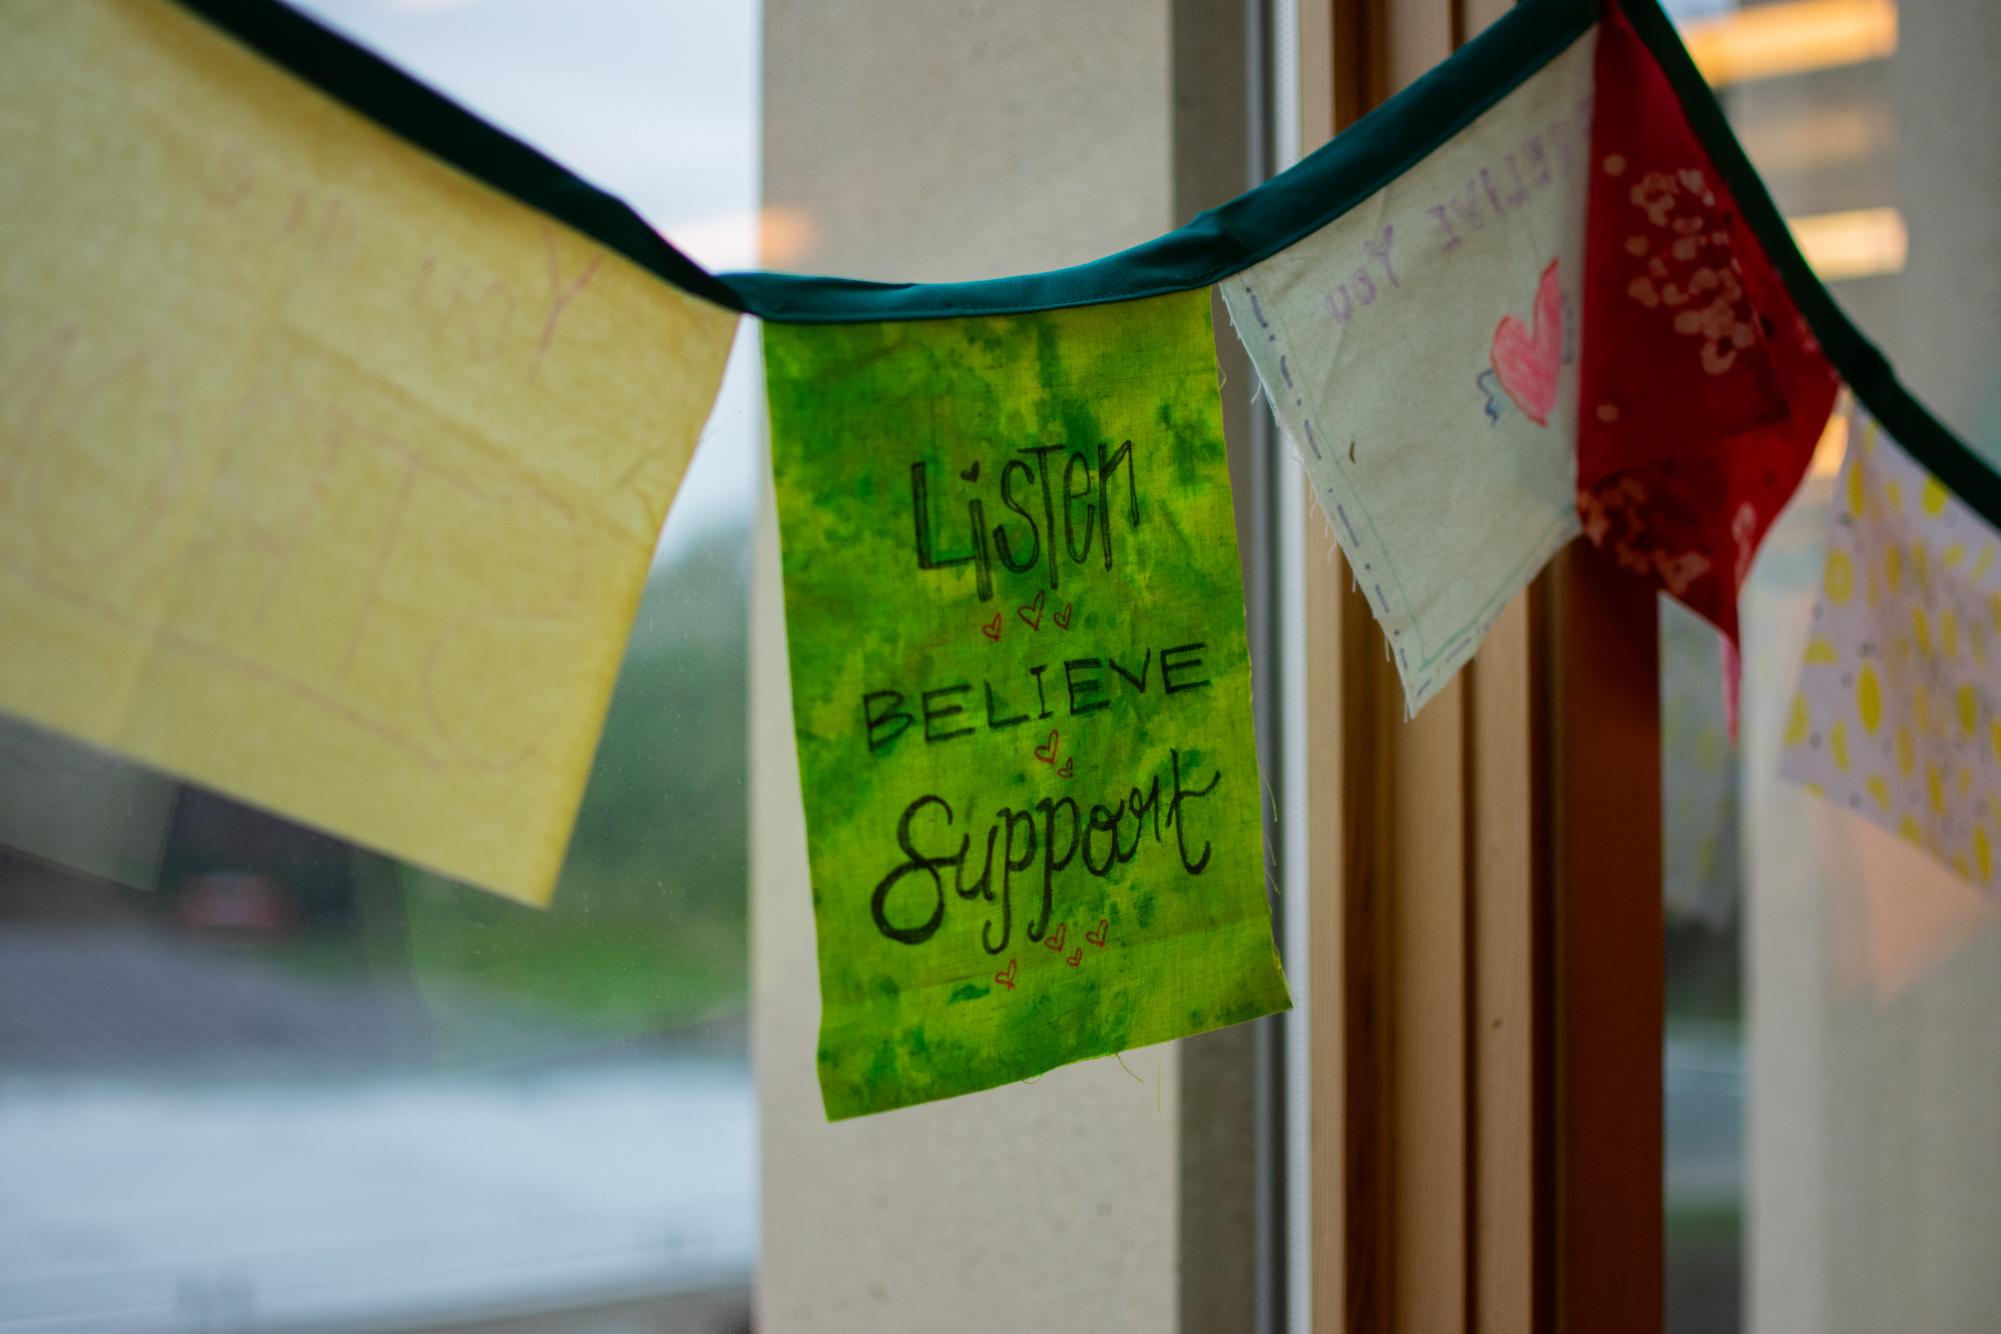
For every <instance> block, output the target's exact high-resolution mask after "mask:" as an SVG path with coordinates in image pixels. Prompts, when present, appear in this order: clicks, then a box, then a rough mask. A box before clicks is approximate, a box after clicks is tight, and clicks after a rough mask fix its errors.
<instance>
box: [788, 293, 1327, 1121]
mask: <svg viewBox="0 0 2001 1334" xmlns="http://www.w3.org/2000/svg"><path fill="white" fill-rule="evenodd" d="M764 349H765V362H766V368H767V377H768V388H769V393H770V399H771V437H772V465H773V474H774V476H775V478H776V481H777V492H778V511H779V520H780V526H781V532H782V546H783V553H784V555H783V564H784V573H785V613H786V627H787V632H788V637H789V642H790V656H791V666H792V715H793V726H794V729H795V734H796V736H797V739H798V746H799V770H800V780H801V786H802V789H803V792H804V795H805V805H806V832H807V846H808V851H809V854H810V857H811V861H812V872H813V907H814V913H815V917H816V920H817V922H818V929H819V959H820V997H821V1023H820V1051H819V1068H820V1087H821V1091H822V1094H823V1096H824V1097H825V1099H826V1107H827V1115H828V1116H829V1117H830V1118H831V1119H835V1120H839V1119H841V1118H843V1117H850V1116H858V1115H862V1114H864V1113H868V1112H879V1111H885V1110H888V1109H889V1108H893V1107H902V1106H907V1105H909V1104H911V1103H917V1102H924V1101H928V1100H930V1099H933V1098H945V1097H951V1096H953V1095H955V1094H959V1093H968V1092H971V1091H973V1090H975V1089H984V1088H991V1087H993V1086H995V1085H997V1084H1002V1083H1006V1082H1008V1081H1010V1080H1016V1079H1022V1078H1025V1077H1027V1076H1030V1075H1035V1074H1040V1073H1041V1072H1043V1071H1045V1070H1048V1069H1050V1068H1052V1067H1054V1066H1057V1065H1061V1064H1064V1063H1065V1062H1069V1061H1078V1060H1084V1059H1086V1058H1089V1057H1095V1056H1105V1055H1109V1054H1111V1053H1114V1052H1118V1051H1121V1050H1124V1049H1127V1048H1130V1047H1137V1046H1142V1045H1144V1044H1146V1043H1151V1042H1161V1041H1164V1040H1166V1039H1168V1038H1175V1037H1181V1036H1184V1035H1187V1034H1190V1033H1199V1032H1202V1031H1204V1030H1206V1029H1211V1028H1218V1027H1221V1026H1223V1025H1225V1024H1232V1023H1238V1022H1240V1021H1242V1020H1245V1019H1252V1018H1255V1017H1257V1016H1259V1015H1262V1014H1269V1013H1271V1012H1272V1011H1274V1010H1278V1009H1283V1008H1284V1007H1285V1006H1286V1005H1287V1004H1289V1001H1288V999H1287V996H1286V989H1285V980H1284V978H1283V977H1282V976H1281V975H1280V972H1279V968H1278V960H1277V957H1276V955H1275V953H1274V951H1273V948H1272V940H1271V922H1270V910H1269V907H1268V905H1267V903H1266V900H1265V890H1264V886H1265V874H1264V866H1263V858H1262V848H1263V843H1262V838H1261V827H1260V806H1259V799H1258V791H1259V785H1258V772H1257V757H1256V751H1255V748H1254V746H1253V741H1252V731H1251V700H1250V662H1249V657H1248V655H1247V652H1246V649H1245V644H1244V620H1243V593H1242V586H1241V584H1240V582H1239V574H1238V568H1237V543H1236V532H1235V526H1234V520H1233V518H1232V514H1231V508H1230V485H1229V476H1228V472H1227V469H1226V466H1225V456H1224V448H1223V426H1222V416H1221V408H1220V403H1219V401H1218V398H1217V392H1216V363H1215V352H1214V343H1213V341H1212V334H1211V330H1210V324H1209V295H1208V293H1207V292H1186V293H1180V294H1177V295H1173V296H1164V297H1159V298H1155V299H1152V300H1147V301H1138V302H1132V303H1128V304H1122V305H1111V306H1092V307H1083V308H1079V309H1073V310H1060V311H1048V312H1042V313H1038V314H1030V315H1018V316H1006V317H995V318H978V319H953V320H933V321H921V322H907V323H887V324H854V325H782V324H773V325H767V326H765V330H764Z"/></svg>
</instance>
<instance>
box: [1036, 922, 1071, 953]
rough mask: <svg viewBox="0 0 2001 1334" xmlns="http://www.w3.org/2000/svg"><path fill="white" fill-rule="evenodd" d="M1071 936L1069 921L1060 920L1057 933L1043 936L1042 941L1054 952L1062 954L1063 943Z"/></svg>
mask: <svg viewBox="0 0 2001 1334" xmlns="http://www.w3.org/2000/svg"><path fill="white" fill-rule="evenodd" d="M1069 936H1070V924H1069V923H1068V922H1058V923H1057V924H1056V934H1055V935H1053V936H1045V937H1043V940H1042V943H1043V944H1045V945H1047V946H1048V947H1049V948H1050V951H1051V952H1052V953H1056V954H1061V953H1062V952H1063V943H1064V941H1065V940H1067V939H1068V938H1069Z"/></svg>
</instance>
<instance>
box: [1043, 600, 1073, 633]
mask: <svg viewBox="0 0 2001 1334" xmlns="http://www.w3.org/2000/svg"><path fill="white" fill-rule="evenodd" d="M1075 605H1076V604H1075V603H1071V602H1066V603H1064V604H1063V610H1062V611H1059V612H1057V613H1055V614H1054V615H1052V616H1051V617H1050V618H1049V619H1050V620H1052V621H1054V622H1056V628H1057V629H1058V630H1068V629H1069V628H1070V612H1071V609H1072V608H1073V607H1074V606H1075Z"/></svg>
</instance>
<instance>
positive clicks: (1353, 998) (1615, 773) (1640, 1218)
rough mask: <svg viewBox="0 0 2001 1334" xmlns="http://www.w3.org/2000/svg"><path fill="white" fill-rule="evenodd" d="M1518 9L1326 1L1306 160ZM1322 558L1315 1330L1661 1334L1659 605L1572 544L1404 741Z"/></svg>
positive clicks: (1315, 755)
mask: <svg viewBox="0 0 2001 1334" xmlns="http://www.w3.org/2000/svg"><path fill="white" fill-rule="evenodd" d="M1504 9H1505V3H1504V2H1503V0H1320V3H1318V4H1314V3H1305V4H1302V6H1301V8H1300V11H1299V14H1298V20H1299V21H1298V37H1299V41H1298V44H1297V47H1296V49H1297V51H1298V52H1299V59H1300V68H1299V70H1298V76H1299V77H1298V87H1299V89H1300V101H1301V105H1300V108H1299V115H1300V125H1301V138H1302V141H1303V143H1304V144H1305V145H1306V146H1307V147H1309V148H1310V147H1312V146H1314V145H1316V144H1318V143H1320V142H1322V141H1323V140H1324V139H1325V138H1326V137H1327V136H1328V135H1330V134H1332V133H1333V132H1334V131H1335V130H1337V129H1339V128H1341V127H1343V126H1345V125H1347V124H1350V123H1352V122H1353V121H1354V120H1355V119H1357V118H1358V117H1359V116H1360V115H1361V114H1363V113H1364V112H1365V111H1367V110H1368V108H1369V107H1370V106H1373V105H1375V104H1376V103H1378V102H1380V101H1381V100H1383V99H1384V98H1386V97H1387V96H1389V95H1390V94H1392V93H1393V92H1395V91H1396V90H1397V89H1398V88H1400V87H1402V86H1403V85H1404V84H1406V83H1408V82H1410V81H1411V80H1412V79H1414V78H1416V77H1417V76H1418V75H1420V74H1422V73H1423V72H1424V71H1425V70H1427V69H1429V68H1430V67H1431V66H1433V65H1435V64H1436V63H1437V62H1438V61H1439V60H1441V59H1443V58H1444V57H1445V56H1446V55H1448V54H1450V52H1451V50H1452V48H1453V47H1454V46H1456V45H1457V44H1458V43H1460V42H1461V41H1463V40H1464V39H1465V38H1466V37H1467V36H1468V35H1470V34H1471V33H1473V32H1477V31H1478V30H1479V29H1480V28H1481V27H1483V26H1484V25H1485V24H1486V23H1487V22H1489V21H1491V20H1492V19H1493V18H1495V17H1497V16H1498V14H1499V13H1500V12H1501V11H1502V10H1504ZM1306 546H1307V552H1306V554H1305V556H1304V558H1303V564H1304V569H1303V572H1302V578H1301V583H1300V587H1301V598H1300V603H1299V606H1298V614H1300V615H1301V616H1302V617H1303V619H1304V623H1305V654H1304V657H1305V662H1304V667H1303V670H1304V673H1305V691H1304V695H1305V700H1304V703H1305V709H1306V716H1305V717H1304V718H1303V719H1302V720H1300V721H1301V722H1302V723H1303V725H1304V727H1305V729H1306V735H1307V736H1309V737H1310V738H1312V743H1313V744H1311V745H1310V746H1309V747H1308V752H1307V753H1308V761H1307V765H1306V773H1305V777H1304V784H1303V791H1301V792H1299V793H1297V794H1296V795H1295V797H1294V798H1293V800H1294V801H1295V802H1296V803H1297V804H1296V805H1294V807H1293V808H1294V809H1295V810H1297V811H1302V812H1303V813H1304V815H1305V817H1306V825H1307V828H1308V830H1309V833H1308V836H1307V837H1308V841H1309V857H1308V867H1307V874H1306V889H1307V893H1308V901H1309V904H1310V906H1309V909H1308V925H1307V938H1306V940H1305V941H1304V942H1298V943H1296V944H1295V948H1296V949H1297V948H1299V946H1300V945H1301V944H1303V946H1304V955H1305V958H1304V964H1305V972H1306V973H1307V974H1308V975H1309V976H1310V978H1311V979H1312V984H1311V986H1310V987H1309V988H1308V989H1307V994H1306V1003H1305V1007H1304V1008H1305V1015H1304V1023H1305V1027H1306V1032H1307V1042H1306V1047H1307V1051H1308V1073H1307V1081H1308V1113H1307V1122H1308V1124H1307V1125H1306V1127H1305V1128H1304V1135H1305V1140H1306V1157H1307V1160H1308V1162H1309V1163H1310V1165H1311V1167H1310V1172H1309V1179H1308V1185H1307V1196H1308V1198H1307V1199H1306V1201H1305V1202H1304V1208H1303V1211H1302V1212H1303V1214H1304V1218H1305V1222H1306V1227H1307V1229H1308V1232H1309V1235H1310V1237H1311V1239H1312V1240H1311V1247H1310V1251H1311V1260H1312V1264H1311V1274H1310V1277H1309V1279H1308V1283H1307V1287H1308V1289H1309V1294H1310V1295H1309V1301H1310V1311H1311V1319H1310V1322H1309V1323H1308V1324H1307V1325H1306V1327H1309V1328H1310V1329H1311V1330H1312V1331H1313V1334H1401V1332H1402V1331H1445V1330H1465V1331H1469V1332H1470V1331H1481V1332H1482V1334H1500V1332H1502V1331H1523V1330H1537V1331H1541V1330H1559V1331H1567V1330H1576V1331H1597V1330H1619V1331H1622V1332H1624V1334H1660V1330H1661V1328H1662V1322H1663V1318H1664V1311H1663V1304H1664V1287H1663V1256H1662V1245H1663V1223H1662V1191H1661V1152H1662V1130H1663V1124H1662V1122H1663V1117H1662V1080H1661V1039H1662V1023H1663V995H1662V985H1663V963H1662V949H1663V937H1662V929H1661V926H1662V924H1661V909H1660V903H1661V898H1660V853H1661V834H1660V810H1661V806H1660V797H1661V793H1660V764H1659V744H1660V738H1659V684H1658V682H1659V676H1658V657H1657V654H1658V646H1657V620H1656V617H1657V608H1656V605H1655V595H1654V593H1653V591H1652V590H1651V588H1650V587H1649V586H1648V585H1646V584H1644V583H1642V582H1641V581H1639V580H1636V579H1633V578H1631V577H1630V576H1627V575H1624V574H1622V573H1620V572H1619V571H1617V570H1615V569H1613V568H1612V567H1611V566H1610V565H1609V563H1607V562H1604V561H1603V560H1601V559H1600V557H1599V556H1598V555H1597V553H1596V552H1595V551H1593V550H1590V549H1589V548H1588V547H1586V546H1585V545H1584V544H1582V543H1572V544H1571V546H1570V547H1569V548H1568V549H1566V550H1565V551H1564V552H1563V553H1562V554H1561V555H1559V557H1558V558H1557V559H1556V560H1555V561H1554V562H1553V563H1552V564H1551V566H1550V567H1549V568H1548V569H1547V570H1545V571H1544V572H1543V574H1542V575H1541V576H1540V577H1539V578H1538V579H1537V580H1536V581H1535V583H1534V584H1533V585H1532V586H1531V587H1530V588H1529V589H1528V590H1527V591H1526V592H1525V593H1524V594H1523V595H1522V596H1520V597H1518V598H1517V599H1516V600H1515V601H1514V603H1513V604H1512V605H1511V606H1510V607H1509V608H1508V609H1507V611H1506V612H1505V613H1504V614H1503V615H1502V616H1501V618H1500V619H1499V620H1498V621H1497V622H1496V623H1495V625H1494V628H1493V630H1492V631H1491V632H1490V633H1489V635H1488V637H1487V640H1486V642H1485V643H1484V644H1483V646H1482V647H1481V649H1480V651H1479V653H1478V655H1477V657H1476V658H1475V659H1474V660H1473V662H1472V663H1470V664H1469V665H1468V666H1467V667H1466V668H1465V670H1464V671H1462V672H1461V674H1460V676H1459V677H1458V679H1457V680H1455V681H1454V682H1453V683H1452V684H1451V685H1449V686H1448V687H1447V688H1446V689H1445V690H1443V691H1441V692H1440V693H1439V694H1438V695H1437V696H1436V697H1435V698H1434V699H1433V700H1432V701H1431V702H1430V703H1429V704H1427V705H1426V706H1425V708H1424V710H1423V711H1422V712H1421V713H1420V714H1419V715H1418V716H1417V717H1416V718H1415V719H1413V720H1409V721H1406V720H1405V719H1404V717H1403V709H1402V693H1401V690H1400V688H1399V685H1398V682H1397V679H1396V675H1395V671H1394V668H1393V667H1392V665H1391V664H1389V663H1387V662H1386V661H1385V660H1384V658H1383V654H1382V649H1381V642H1380V641H1381V632H1380V630H1379V629H1378V628H1377V627H1376V625H1375V624H1374V621H1373V619H1372V617H1371V616H1370V614H1369V610H1368V607H1367V604H1366V603H1365V602H1364V600H1363V599H1362V597H1361V596H1360V595H1359V594H1358V593H1356V592H1355V591H1354V590H1353V588H1352V586H1351V581H1350V578H1349V575H1348V572H1347V570H1346V568H1345V566H1344V564H1343V563H1342V560H1341V558H1340V556H1339V555H1338V553H1337V554H1335V555H1333V556H1332V557H1331V558H1329V557H1328V556H1327V555H1326V554H1325V553H1326V551H1327V546H1328V544H1326V543H1316V542H1312V541H1309V542H1308V543H1307V544H1306ZM1294 1216H1295V1218H1297V1217H1299V1216H1300V1215H1299V1214H1298V1213H1296V1214H1295V1215H1294ZM1294 1327H1295V1328H1300V1327H1301V1325H1300V1324H1298V1323H1295V1325H1294Z"/></svg>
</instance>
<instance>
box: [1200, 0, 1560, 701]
mask: <svg viewBox="0 0 2001 1334" xmlns="http://www.w3.org/2000/svg"><path fill="white" fill-rule="evenodd" d="M1595 40H1596V30H1595V29H1594V30H1593V31H1592V32H1590V33H1587V34H1586V35H1585V36H1584V37H1582V38H1580V39H1579V40H1578V41H1577V42H1576V43H1575V44H1574V45H1572V46H1571V47H1570V49H1569V50H1567V51H1566V52H1564V53H1563V54H1562V55H1561V56H1558V57H1557V58H1556V59H1555V60H1553V61H1551V62H1550V63H1549V64H1548V65H1546V66H1544V67H1543V68H1542V69H1541V70H1540V71H1538V72H1537V73H1536V74H1535V75H1534V76H1532V77H1531V78H1529V79H1528V80H1526V81H1525V82H1523V83H1522V84H1521V85H1520V86H1519V87H1517V88H1516V89H1514V91H1512V92H1511V93H1509V94H1508V95H1507V96H1506V97H1504V98H1503V99H1501V100H1500V101H1499V102H1497V103H1496V104H1495V105H1494V106H1492V107H1491V108H1489V109H1488V110H1487V111H1486V112H1485V113H1483V114H1482V115H1481V116H1479V117H1478V118H1477V119H1475V120H1474V121H1473V122H1472V123H1471V124H1469V125H1467V126H1466V127H1465V128H1464V129H1462V130H1460V131H1459V132H1458V133H1457V134H1454V135H1453V136H1452V137H1451V138H1449V139H1447V140H1446V141H1445V142H1444V143H1443V144H1441V145H1440V146H1439V148H1438V149H1437V150H1436V151H1435V152H1433V153H1432V154H1431V155H1430V156H1429V157H1427V158H1426V159H1425V160H1424V161H1423V162H1422V163H1420V164H1419V165H1418V166H1416V167H1414V168H1412V169H1411V170H1410V171H1408V172H1406V173H1404V174H1403V175H1401V176H1399V177H1397V178H1396V179H1395V180H1394V181H1392V182H1391V183H1390V184H1389V185H1387V186H1385V187H1384V188H1383V189H1382V190H1380V191H1379V192H1377V193H1376V194H1374V195H1372V196H1370V197H1369V198H1368V199H1367V200H1365V201H1363V202H1362V203H1361V204H1358V205H1357V206H1356V207H1354V208H1352V209H1349V210H1348V211H1347V212H1346V213H1344V214H1343V215H1342V216H1341V217H1339V218H1337V219H1335V220H1334V221H1333V222H1331V223H1329V224H1328V225H1327V226H1325V227H1322V228H1321V229H1320V230H1319V231H1316V232H1315V233H1313V234H1312V235H1311V236H1309V237H1307V238H1306V239H1305V240H1304V241H1301V242H1300V243H1299V244H1297V245H1294V246H1292V247H1290V248H1288V249H1286V250H1283V251H1281V252H1279V253H1278V254H1276V255H1274V256H1272V257H1271V258H1270V259H1267V260H1265V261H1263V262H1262V263H1260V264H1257V265H1254V266H1253V267H1251V268H1250V269H1247V270H1245V271H1244V272H1243V273H1240V274H1238V275H1236V276H1235V277H1232V278H1229V279H1227V280H1226V281H1225V282H1224V283H1223V284H1222V292H1223V299H1224V301H1225V302H1226V303H1227V304H1228V306H1229V310H1230V318H1231V320H1232V322H1233V323H1234V324H1235V325H1236V329H1237V334H1238V336H1239V337H1240V338H1242V339H1243V341H1244V344H1245V346H1246V348H1247V349H1248V350H1249V351H1250V355H1251V360H1252V362H1253V363H1254V364H1255V365H1256V367H1257V371H1258V377H1259V379H1260V380H1261V381H1262V382H1263V384H1264V389H1265V393H1266V395H1267V396H1268V397H1269V398H1270V400H1271V404H1272V408H1273V410H1274V412H1275V413H1276V414H1277V417H1278V421H1279V425H1280V426H1281V428H1282V429H1283V430H1284V431H1285V432H1286V434H1287V435H1288V436H1289V437H1290V438H1291V440H1292V443H1293V446H1294V448H1295V449H1296V451H1297V452H1298V454H1299V456H1300V459H1301V461H1302V462H1303V463H1304V464H1305V466H1306V471H1307V474H1308V476H1309V477H1311V479H1312V481H1313V485H1314V489H1315V491H1316V492H1317V494H1318V499H1319V504H1320V507H1321V508H1322V509H1323V510H1324V511H1325V512H1326V516H1327V521H1328V523H1329V524H1330V525H1331V527H1332V528H1333V531H1334V536H1335V537H1336V539H1338V540H1339V542H1340V543H1341V549H1342V550H1343V551H1344V552H1346V553H1347V556H1348V561H1349V564H1350V566H1351V568H1352V570H1353V573H1354V576H1355V578H1356V580H1357V581H1358V582H1359V584H1360V585H1361V588H1362V590H1363V592H1364V593H1365V594H1366V595H1367V597H1368V600H1369V605H1370V607H1371V608H1372V609H1373V610H1374V612H1375V615H1376V620H1377V621H1378V622H1379V623H1380V624H1381V625H1382V627H1383V632H1384V633H1385V634H1386V635H1388V636H1389V638H1390V643H1391V646H1392V648H1393V651H1394V654H1395V658H1396V663H1397V668H1398V671H1399V673H1400V674H1401V676H1402V679H1403V684H1404V697H1405V701H1406V704H1407V706H1408V708H1409V709H1410V711H1411V712H1413V713H1415V712H1416V711H1417V709H1418V708H1420V707H1421V706H1422V705H1423V704H1424V702H1425V701H1426V700H1427V699H1429V698H1430V697H1431V696H1432V695H1433V694H1434V693H1436V692H1437V690H1438V689H1439V687H1441V686H1442V685H1443V684H1444V683H1445V682H1446V681H1447V680H1449V679H1450V678H1451V676H1452V673H1453V672H1454V671H1456V670H1457V669H1458V667H1459V665H1460V664H1461V663H1463V662H1465V661H1466V660H1467V659H1468V658H1470V657H1471V656H1472V655H1473V651H1474V649H1476V648H1478V647H1479V644H1480V640H1481V638H1482V637H1483V636H1484V635H1485V634H1486V631H1487V628H1488V626H1489V625H1491V624H1492V622H1493V620H1494V618H1495V617H1497V616H1498V615H1499V614H1500V613H1501V611H1502V609H1503V608H1505V607H1506V606H1507V604H1508V601H1509V600H1510V599H1511V598H1512V597H1513V596H1514V594H1515V593H1516V592H1517V591H1519V590H1520V589H1521V588H1522V587H1523V585H1525V584H1526V583H1527V582H1528V581H1529V580H1530V579H1532V578H1533V577H1534V576H1535V574H1536V571H1537V570H1539V569H1540V568H1541V567H1542V565H1543V562H1544V561H1546V560H1548V559H1549V557H1550V555H1551V553H1553V552H1554V551H1556V550H1557V549H1558V548H1559V547H1561V546H1562V545H1563V544H1564V543H1565V542H1567V541H1569V540H1570V539H1571V538H1572V537H1573V536H1575V535H1576V534H1577V532H1578V523H1577V511H1576V476H1577V431H1576V407H1577V372H1576V359H1577V358H1576V348H1577V320H1576V311H1577V308H1578V301H1577V284H1578V282H1579V281H1580V280H1581V277H1582V275H1583V272H1584V198H1585V183H1586V175H1587V173H1586V166H1587V162H1586V159H1587V157H1588V155H1589V151H1590V141H1591V87H1592V75H1591V69H1592V62H1591V57H1592V44H1593V42H1594V41H1595Z"/></svg>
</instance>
